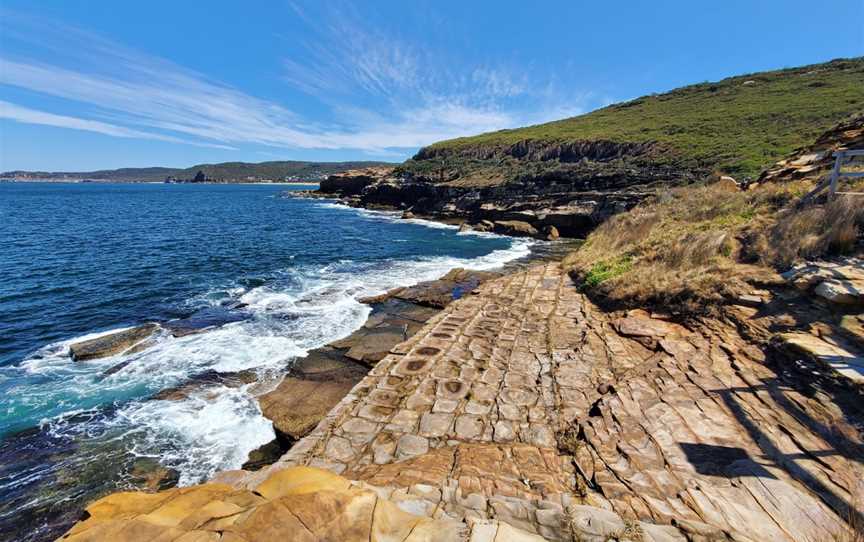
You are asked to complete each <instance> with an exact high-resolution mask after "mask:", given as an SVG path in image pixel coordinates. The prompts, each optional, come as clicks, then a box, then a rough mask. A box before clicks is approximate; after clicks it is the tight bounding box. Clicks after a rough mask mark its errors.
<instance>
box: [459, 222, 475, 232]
mask: <svg viewBox="0 0 864 542" xmlns="http://www.w3.org/2000/svg"><path fill="white" fill-rule="evenodd" d="M469 231H474V228H472V227H471V225H470V224H468V223H467V222H463V223H462V224H460V225H459V233H465V232H469Z"/></svg>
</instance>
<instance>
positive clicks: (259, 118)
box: [0, 5, 578, 155]
mask: <svg viewBox="0 0 864 542" xmlns="http://www.w3.org/2000/svg"><path fill="white" fill-rule="evenodd" d="M294 8H295V11H296V13H297V14H298V16H299V17H306V15H305V14H304V10H303V9H302V8H301V7H299V6H296V5H295V6H294ZM330 15H331V16H329V17H327V18H326V20H327V21H329V22H328V24H326V25H324V26H321V27H318V26H315V22H314V21H312V20H309V19H308V18H307V23H308V25H309V27H310V30H311V31H312V32H313V37H312V38H310V39H309V40H308V42H307V43H306V44H305V46H304V52H305V54H303V55H294V56H293V57H291V58H286V59H284V63H283V65H284V70H285V71H284V73H283V74H282V77H283V79H284V81H285V82H286V83H287V84H288V85H290V86H291V87H293V88H294V89H296V90H299V91H301V92H305V93H307V94H309V95H311V96H313V97H314V99H315V100H317V101H319V102H320V103H322V104H323V105H325V106H326V108H327V109H328V110H329V111H330V112H331V114H330V115H329V118H323V119H322V118H317V119H316V120H312V119H310V118H307V117H306V116H304V115H301V114H298V113H296V112H294V111H291V110H290V109H288V108H286V107H285V106H283V105H281V104H279V103H276V102H274V101H271V100H265V99H261V98H258V97H255V96H252V95H250V94H248V93H246V92H243V91H241V90H239V89H237V88H234V87H232V86H230V85H226V84H224V83H221V82H219V81H214V80H212V79H210V78H209V77H207V76H205V75H204V74H201V73H198V72H196V71H193V70H190V69H187V68H184V67H182V66H179V65H177V64H174V63H172V62H170V61H168V60H165V59H162V58H158V57H154V56H152V55H148V54H145V53H141V52H139V51H135V50H131V49H128V48H126V47H124V46H122V45H121V44H118V43H114V42H111V41H109V40H106V39H104V38H102V37H100V36H97V35H93V34H90V33H88V32H86V31H84V30H81V29H77V28H70V27H66V26H64V25H61V24H59V23H51V22H48V23H46V22H45V21H42V20H39V21H35V20H28V19H27V18H26V17H20V16H17V15H15V14H10V13H8V12H4V13H3V16H4V18H5V19H7V21H8V20H9V18H10V17H14V21H15V23H16V24H15V25H10V27H11V28H12V30H10V32H8V33H7V36H6V37H7V39H9V40H13V41H14V40H19V41H27V40H29V41H30V44H29V45H30V47H25V48H22V50H23V51H27V54H18V55H14V54H13V53H12V52H11V51H10V49H8V48H7V47H4V49H3V51H0V85H5V86H7V87H15V88H18V89H24V90H25V91H27V92H31V93H36V94H39V95H45V96H51V97H53V98H55V99H54V100H53V101H52V102H51V103H52V107H53V108H57V107H63V105H62V104H64V103H69V104H70V105H72V104H74V107H70V109H73V110H74V114H70V113H71V112H70V111H68V110H61V111H50V112H49V111H41V110H37V109H33V108H30V107H26V106H24V105H22V104H15V103H11V102H10V101H4V102H0V117H3V118H6V119H10V120H14V121H16V122H25V123H33V124H42V125H50V126H59V127H65V128H70V129H77V130H88V131H92V132H97V133H102V134H106V135H111V136H115V137H127V138H144V139H153V140H161V141H169V142H175V143H186V144H191V145H199V146H211V147H217V148H223V149H231V148H234V147H235V146H239V145H244V144H253V145H263V146H269V147H275V148H290V149H358V150H362V151H366V152H369V153H373V154H379V155H392V154H393V153H394V151H393V149H413V148H417V147H420V146H423V145H427V144H429V143H432V142H434V141H438V140H441V139H447V138H452V137H457V136H461V135H466V134H471V133H479V132H484V131H489V130H497V129H501V128H508V127H513V126H517V125H519V124H524V123H526V122H527V123H531V122H540V121H543V120H551V117H549V118H547V116H548V114H550V112H552V111H555V110H556V108H558V109H560V107H559V106H558V104H554V103H552V104H551V105H550V99H549V95H548V93H547V94H546V95H543V94H539V93H537V92H535V91H533V90H532V89H535V88H544V87H543V86H542V85H537V84H534V85H529V84H528V80H527V78H526V76H525V75H524V74H523V75H519V76H516V75H514V73H515V72H514V71H512V70H507V69H504V68H501V67H498V66H495V67H492V66H493V65H492V64H490V65H482V66H465V65H457V63H456V62H454V61H453V59H450V58H445V57H442V56H440V54H441V53H439V52H437V51H435V50H429V49H424V48H422V47H419V46H418V45H417V44H415V43H406V42H403V41H400V40H398V39H395V38H394V37H392V36H390V35H389V34H388V33H386V32H384V31H381V30H379V29H376V28H374V27H370V26H369V25H367V24H364V23H363V22H361V20H360V19H359V18H358V17H356V16H354V15H352V14H351V13H350V10H349V11H347V12H345V11H339V10H335V11H333V12H332V13H331V14H330ZM319 20H320V19H319ZM28 25H29V26H30V27H33V28H30V29H28V28H27V27H28ZM36 27H38V29H39V30H40V31H34V30H35V29H36ZM46 28H47V29H48V31H44V29H46ZM33 36H38V40H39V41H38V46H37V47H36V48H37V49H38V48H41V49H42V51H43V53H45V52H47V54H42V55H38V56H35V57H34V56H33V55H32V54H29V53H30V52H31V51H32V50H33V49H34V47H33V46H34V44H35V43H36V42H35V41H34V39H35V38H34V37H33ZM46 59H50V60H46ZM571 107H573V106H572V105H571ZM575 107H576V108H575V109H571V111H578V104H577V105H576V106H575ZM403 155H404V153H403Z"/></svg>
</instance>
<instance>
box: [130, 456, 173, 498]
mask: <svg viewBox="0 0 864 542" xmlns="http://www.w3.org/2000/svg"><path fill="white" fill-rule="evenodd" d="M129 475H130V478H131V481H132V483H133V484H135V485H136V486H138V487H141V488H143V489H147V490H149V491H161V490H163V489H168V488H172V487H175V486H176V485H177V483H178V482H179V481H180V473H179V472H177V471H176V470H175V469H170V468H166V467H163V466H162V465H161V464H159V462H158V461H156V460H155V459H152V458H142V459H139V460H137V461H135V464H134V465H132V470H131V472H130V473H129Z"/></svg>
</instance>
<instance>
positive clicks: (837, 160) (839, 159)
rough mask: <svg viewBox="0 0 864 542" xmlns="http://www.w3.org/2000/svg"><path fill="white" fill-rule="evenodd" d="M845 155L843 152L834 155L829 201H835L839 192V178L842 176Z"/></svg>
mask: <svg viewBox="0 0 864 542" xmlns="http://www.w3.org/2000/svg"><path fill="white" fill-rule="evenodd" d="M844 155H845V153H844V152H843V151H837V152H835V153H834V169H833V170H831V187H830V188H829V190H828V199H829V200H831V199H834V193H835V192H837V177H839V176H840V168H841V167H842V165H843V157H844Z"/></svg>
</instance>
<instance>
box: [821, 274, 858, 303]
mask: <svg viewBox="0 0 864 542" xmlns="http://www.w3.org/2000/svg"><path fill="white" fill-rule="evenodd" d="M813 293H814V294H816V295H818V296H819V297H821V298H823V299H826V300H828V301H830V302H832V303H836V304H838V305H864V281H861V280H834V279H829V280H826V281H823V282H821V283H820V284H819V285H818V286H817V287H816V289H814V290H813Z"/></svg>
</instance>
